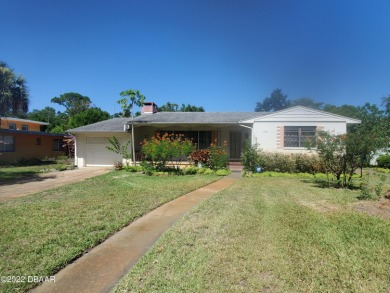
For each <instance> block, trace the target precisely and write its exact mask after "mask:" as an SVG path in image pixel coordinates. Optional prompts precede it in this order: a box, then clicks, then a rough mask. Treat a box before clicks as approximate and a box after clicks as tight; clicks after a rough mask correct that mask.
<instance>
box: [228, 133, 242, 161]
mask: <svg viewBox="0 0 390 293" xmlns="http://www.w3.org/2000/svg"><path fill="white" fill-rule="evenodd" d="M229 137H230V139H229V140H230V144H229V145H230V158H231V159H238V158H239V157H240V156H241V132H239V131H230V134H229Z"/></svg>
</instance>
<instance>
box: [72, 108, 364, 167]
mask: <svg viewBox="0 0 390 293" xmlns="http://www.w3.org/2000/svg"><path fill="white" fill-rule="evenodd" d="M352 123H360V121H359V120H356V119H352V118H348V117H343V116H339V115H335V114H331V113H327V112H324V111H319V110H314V109H310V108H306V107H301V106H298V107H292V108H288V109H285V110H281V111H277V112H272V113H267V112H157V106H156V105H155V104H154V103H151V102H148V103H145V104H144V106H143V107H142V114H141V115H140V116H138V117H136V118H135V119H134V129H135V131H134V134H135V146H136V154H137V157H139V153H140V149H141V142H142V141H143V140H144V139H149V138H151V137H153V136H154V135H155V134H156V133H165V132H168V133H176V134H179V133H180V134H182V135H184V136H185V137H187V138H190V139H192V141H193V142H194V144H196V146H197V148H199V149H202V148H207V147H209V146H210V144H211V143H215V142H216V143H217V144H219V145H224V146H225V148H226V151H227V152H228V153H229V155H230V159H231V160H237V159H239V157H240V154H241V151H242V146H243V143H244V141H246V140H248V139H249V140H250V141H251V143H252V144H259V145H260V147H261V149H262V150H264V151H269V152H284V153H291V152H306V151H307V149H306V148H305V140H307V139H310V138H313V137H314V136H315V134H316V131H317V130H324V131H329V132H331V133H334V134H342V133H346V131H347V124H352ZM130 124H131V118H113V119H109V120H106V121H102V122H98V123H94V124H90V125H86V126H82V127H78V128H75V129H70V130H68V132H70V133H72V134H73V135H75V137H76V151H75V161H76V162H75V163H76V164H77V165H78V166H79V167H87V166H112V165H113V163H114V161H115V160H121V158H120V157H119V156H118V155H117V154H115V153H113V152H111V151H109V150H107V149H106V146H107V145H108V138H110V137H113V136H115V137H117V138H118V139H119V140H120V141H121V143H122V144H126V142H128V141H129V140H130V138H131V133H130V130H131V127H130Z"/></svg>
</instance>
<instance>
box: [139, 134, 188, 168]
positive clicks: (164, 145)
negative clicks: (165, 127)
mask: <svg viewBox="0 0 390 293" xmlns="http://www.w3.org/2000/svg"><path fill="white" fill-rule="evenodd" d="M141 144H142V148H141V151H142V153H143V154H144V157H145V160H146V161H149V162H150V164H151V166H152V167H153V168H154V169H155V170H156V171H164V170H165V169H167V162H171V163H172V164H173V165H174V167H175V169H178V166H179V164H180V162H181V161H182V160H183V159H186V158H187V157H188V156H189V155H190V154H191V152H193V150H194V148H195V146H194V145H193V144H192V142H191V141H190V140H188V139H185V138H183V135H174V134H168V133H165V134H163V135H161V134H159V133H157V134H156V135H155V136H153V137H152V138H151V139H150V140H146V139H145V140H144V141H143V142H142V143H141Z"/></svg>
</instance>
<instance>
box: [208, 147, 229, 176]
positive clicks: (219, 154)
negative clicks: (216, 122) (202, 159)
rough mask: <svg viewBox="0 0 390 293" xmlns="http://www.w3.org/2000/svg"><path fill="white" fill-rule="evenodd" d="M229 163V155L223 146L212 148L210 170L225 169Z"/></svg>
mask: <svg viewBox="0 0 390 293" xmlns="http://www.w3.org/2000/svg"><path fill="white" fill-rule="evenodd" d="M228 162H229V154H228V153H227V152H226V151H225V149H224V148H223V147H221V146H216V145H211V146H210V168H211V169H213V170H219V169H225V168H226V166H227V164H228Z"/></svg>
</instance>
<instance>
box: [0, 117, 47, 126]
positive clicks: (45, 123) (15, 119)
mask: <svg viewBox="0 0 390 293" xmlns="http://www.w3.org/2000/svg"><path fill="white" fill-rule="evenodd" d="M1 120H7V121H15V122H25V123H34V124H39V125H49V123H47V122H41V121H35V120H28V119H21V118H12V117H1Z"/></svg>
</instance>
